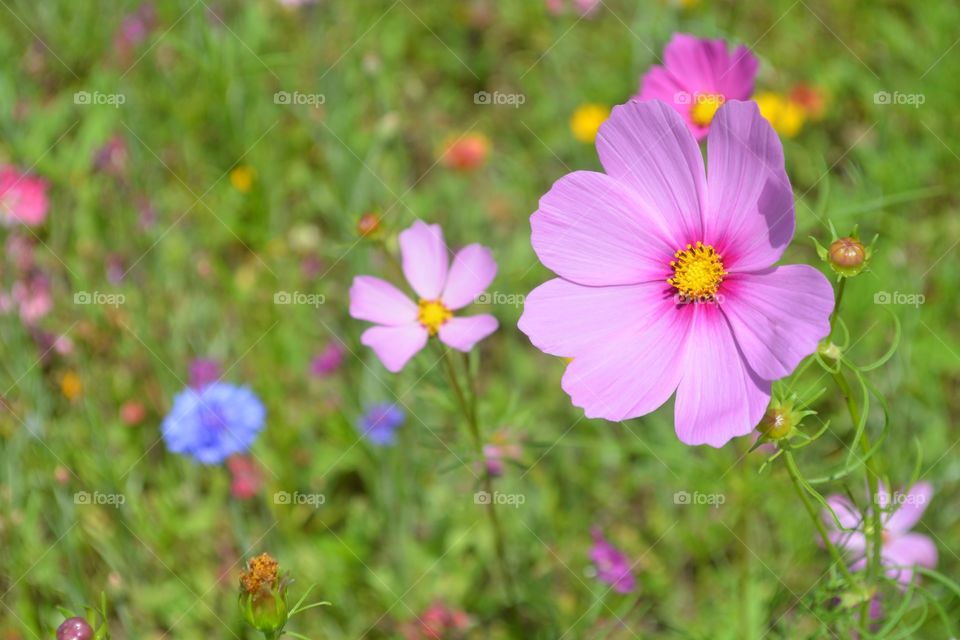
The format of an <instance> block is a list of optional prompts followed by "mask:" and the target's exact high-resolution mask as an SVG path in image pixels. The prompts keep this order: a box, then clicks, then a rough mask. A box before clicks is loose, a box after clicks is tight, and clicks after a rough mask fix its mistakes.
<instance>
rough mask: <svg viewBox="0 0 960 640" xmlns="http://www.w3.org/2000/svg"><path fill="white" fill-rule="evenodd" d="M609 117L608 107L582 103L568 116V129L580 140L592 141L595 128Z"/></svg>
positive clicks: (595, 137) (595, 136)
mask: <svg viewBox="0 0 960 640" xmlns="http://www.w3.org/2000/svg"><path fill="white" fill-rule="evenodd" d="M609 117H610V109H609V108H608V107H605V106H604V105H601V104H584V105H580V106H579V107H577V110H576V111H574V112H573V115H572V116H570V131H571V132H573V137H574V138H576V139H577V140H579V141H580V142H587V143H590V142H593V141H594V140H596V139H597V130H598V129H600V125H602V124H603V123H604V121H605V120H606V119H607V118H609Z"/></svg>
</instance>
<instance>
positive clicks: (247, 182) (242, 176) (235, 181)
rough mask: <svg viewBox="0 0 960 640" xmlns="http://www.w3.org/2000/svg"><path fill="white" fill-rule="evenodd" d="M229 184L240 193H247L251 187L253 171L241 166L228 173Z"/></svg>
mask: <svg viewBox="0 0 960 640" xmlns="http://www.w3.org/2000/svg"><path fill="white" fill-rule="evenodd" d="M230 184H232V185H233V188H234V189H236V190H237V191H239V192H240V193H247V192H248V191H250V188H251V187H252V186H253V169H251V168H250V167H248V166H246V165H241V166H239V167H236V168H235V169H233V171H231V172H230Z"/></svg>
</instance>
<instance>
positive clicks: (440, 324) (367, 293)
mask: <svg viewBox="0 0 960 640" xmlns="http://www.w3.org/2000/svg"><path fill="white" fill-rule="evenodd" d="M400 252H401V254H402V257H403V275H404V276H405V277H406V278H407V282H409V283H410V286H411V287H412V288H413V290H414V292H415V293H416V294H417V296H418V299H419V300H418V302H416V303H415V302H413V301H412V300H410V298H408V297H407V296H406V294H404V293H403V292H402V291H400V290H399V289H397V288H396V287H394V286H393V285H392V284H390V283H389V282H385V281H383V280H381V279H380V278H374V277H373V276H357V277H356V278H354V280H353V286H352V287H350V315H351V316H353V317H354V318H357V319H359V320H367V321H369V322H373V323H375V324H376V325H377V326H375V327H371V328H369V329H367V330H366V331H364V332H363V335H362V336H361V337H360V342H362V343H363V344H364V345H366V346H368V347H370V348H371V349H373V351H374V353H376V354H377V357H379V358H380V361H381V362H383V366H385V367H386V368H387V370H389V371H392V372H394V373H396V372H397V371H400V370H401V369H403V367H404V365H405V364H406V363H407V361H408V360H410V358H412V357H413V356H414V354H416V353H417V352H418V351H420V349H422V348H423V347H424V346H425V345H426V344H427V339H428V338H429V337H431V336H437V337H438V338H440V341H441V342H443V343H445V344H446V345H448V346H450V347H453V348H454V349H457V350H459V351H470V350H471V349H473V346H474V345H475V344H476V343H477V342H479V341H480V340H483V339H484V338H486V337H487V336H488V335H490V334H491V333H493V332H494V331H496V329H497V319H496V318H494V317H493V316H492V315H489V314H481V315H476V316H467V317H462V316H455V315H454V313H453V312H454V311H457V310H458V309H462V308H463V307H465V306H467V305H468V304H470V303H471V302H473V300H474V299H475V298H476V297H477V296H478V295H480V294H481V293H483V291H484V290H485V289H486V288H487V286H489V284H490V283H491V282H492V281H493V277H494V276H495V275H496V274H497V263H496V262H495V261H494V259H493V255H492V254H491V253H490V249H488V248H486V247H483V246H480V245H479V244H471V245H468V246H466V247H464V248H463V249H461V250H460V252H459V253H457V255H456V256H454V258H453V265H452V266H450V267H449V270H448V251H447V245H446V244H445V243H444V241H443V230H442V229H441V228H440V225H438V224H426V223H424V222H422V221H420V220H417V221H416V222H415V223H414V224H413V226H412V227H410V228H409V229H407V230H405V231H402V232H401V233H400Z"/></svg>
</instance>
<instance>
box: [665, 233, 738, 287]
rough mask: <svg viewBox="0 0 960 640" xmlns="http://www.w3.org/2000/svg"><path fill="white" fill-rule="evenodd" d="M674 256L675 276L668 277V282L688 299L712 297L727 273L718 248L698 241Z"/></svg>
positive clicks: (672, 265) (678, 251)
mask: <svg viewBox="0 0 960 640" xmlns="http://www.w3.org/2000/svg"><path fill="white" fill-rule="evenodd" d="M674 257H675V258H676V260H671V261H670V266H671V267H673V277H672V278H668V279H667V283H668V284H670V285H671V286H673V287H675V288H676V289H677V291H678V292H679V293H680V295H681V296H683V297H684V298H685V299H687V300H705V299H706V300H709V299H712V298H713V297H714V296H715V295H716V293H717V289H719V288H720V283H721V282H723V276H725V275H727V272H726V271H724V269H723V262H722V261H721V259H720V258H721V256H720V255H719V254H718V253H717V252H716V250H714V248H713V247H712V246H710V245H709V244H703V243H702V242H697V244H696V246H694V245H689V244H688V245H687V248H686V249H684V250H680V249H678V250H677V252H676V253H675V254H674Z"/></svg>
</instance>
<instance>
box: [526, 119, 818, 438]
mask: <svg viewBox="0 0 960 640" xmlns="http://www.w3.org/2000/svg"><path fill="white" fill-rule="evenodd" d="M596 144H597V152H598V153H599V155H600V162H601V163H602V164H603V167H604V169H605V170H606V173H596V172H592V171H576V172H574V173H571V174H569V175H567V176H565V177H563V178H561V179H560V180H558V181H557V182H556V183H555V184H554V185H553V188H552V189H551V190H550V192H549V193H547V194H546V195H545V196H543V197H542V198H541V199H540V207H539V209H538V210H537V211H536V212H535V213H534V214H533V215H532V216H531V218H530V224H531V227H532V230H533V233H532V238H531V241H532V244H533V248H534V250H535V251H536V253H537V256H538V257H539V258H540V261H541V262H542V263H543V264H544V265H545V266H546V267H548V268H549V269H551V270H553V271H554V272H555V273H556V274H557V275H558V276H560V277H558V278H556V279H554V280H550V281H548V282H546V283H544V284H542V285H541V286H540V287H538V288H537V289H535V290H534V291H532V292H531V293H530V295H529V296H527V299H526V304H525V305H524V310H523V316H522V317H521V318H520V330H521V331H523V332H524V333H526V334H527V336H528V337H529V338H530V341H531V342H532V343H533V344H534V345H535V346H536V347H537V348H539V349H540V350H541V351H544V352H546V353H549V354H551V355H555V356H559V357H561V358H572V359H573V361H572V362H571V363H570V364H569V365H568V366H567V369H566V373H565V374H564V376H563V381H562V386H563V390H564V391H566V392H567V393H568V394H569V395H570V397H571V399H572V401H573V404H574V405H576V406H578V407H582V408H583V409H584V411H585V413H586V415H587V417H588V418H604V419H606V420H611V421H621V420H626V419H629V418H635V417H638V416H642V415H645V414H647V413H650V412H651V411H653V410H655V409H657V408H658V407H660V405H662V404H663V403H664V402H666V401H667V399H668V398H669V397H670V396H671V395H672V394H673V392H674V391H676V402H675V407H674V424H675V428H676V432H677V437H678V438H679V439H680V440H681V441H682V442H684V443H686V444H709V445H712V446H715V447H720V446H722V445H724V444H726V443H727V442H728V441H729V440H730V439H731V438H733V437H736V436H743V435H747V434H748V433H750V432H751V431H752V430H753V429H754V427H756V425H757V424H758V423H759V422H760V419H761V417H762V416H763V414H764V412H765V411H766V409H767V404H768V403H769V401H770V386H771V382H772V381H773V380H777V379H779V378H782V377H784V376H786V375H788V374H789V373H790V372H791V371H793V369H794V368H795V367H796V366H797V364H799V363H800V361H801V360H802V359H803V358H804V357H806V356H808V355H809V354H811V353H813V352H814V351H815V350H816V348H817V344H818V343H819V341H820V339H821V338H823V337H824V336H826V335H827V333H829V331H830V323H829V317H830V312H831V311H832V310H833V290H832V288H831V286H830V283H829V282H828V281H827V279H826V277H824V275H823V274H822V273H820V272H819V271H817V270H816V269H814V268H813V267H810V266H806V265H786V266H779V267H777V266H774V264H775V263H776V262H777V261H778V260H779V259H780V256H781V255H782V254H783V251H784V249H785V248H786V247H787V245H788V244H789V243H790V239H791V238H792V237H793V231H794V219H793V192H792V190H791V188H790V181H789V180H788V178H787V174H786V171H785V170H784V165H783V149H782V147H781V145H780V140H779V139H778V138H777V136H776V134H775V133H774V132H773V129H772V128H771V127H770V124H769V123H768V122H767V121H766V120H764V119H763V117H762V116H761V115H760V112H759V111H758V109H757V105H756V104H755V103H753V102H737V101H731V102H728V103H726V104H725V105H724V106H723V107H721V109H720V111H719V112H718V113H717V119H716V122H715V123H714V125H713V130H712V131H711V133H710V139H709V142H708V149H707V151H708V152H707V164H708V167H707V168H708V171H706V172H704V166H703V159H702V157H701V155H700V149H699V147H698V146H697V143H696V141H695V140H694V138H693V136H692V135H691V134H690V131H689V130H688V129H687V127H686V125H685V123H684V122H683V121H682V120H681V119H680V116H678V115H677V113H676V111H674V110H673V109H671V108H670V107H669V106H668V105H666V104H664V103H663V102H661V101H659V100H653V101H650V102H629V103H627V104H625V105H621V106H618V107H614V109H613V113H612V114H611V116H610V119H609V120H607V121H606V122H605V123H604V124H603V125H602V126H601V127H600V132H599V134H598V136H597V143H596Z"/></svg>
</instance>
